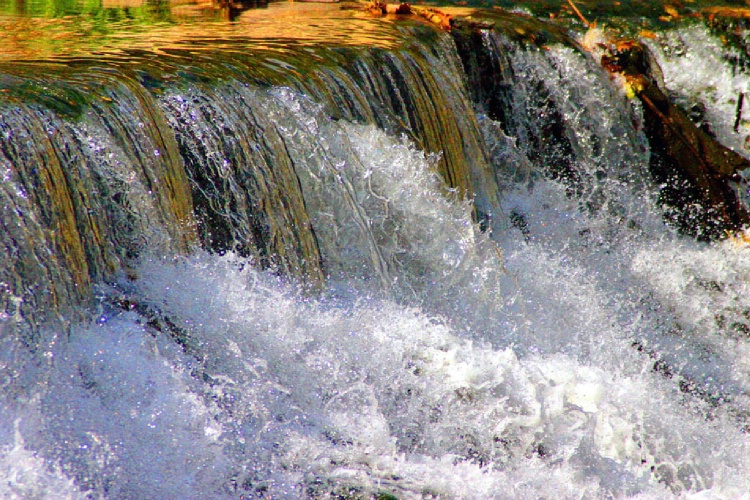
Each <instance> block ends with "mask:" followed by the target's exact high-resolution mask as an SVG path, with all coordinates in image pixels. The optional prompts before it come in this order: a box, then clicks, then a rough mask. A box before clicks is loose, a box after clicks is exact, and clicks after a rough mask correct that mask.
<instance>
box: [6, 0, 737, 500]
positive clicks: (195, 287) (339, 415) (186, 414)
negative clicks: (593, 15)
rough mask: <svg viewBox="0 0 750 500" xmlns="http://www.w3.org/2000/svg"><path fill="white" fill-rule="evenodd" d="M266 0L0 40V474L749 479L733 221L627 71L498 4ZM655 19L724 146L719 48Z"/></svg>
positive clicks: (569, 487) (468, 488) (173, 481)
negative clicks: (227, 18) (413, 8)
mask: <svg viewBox="0 0 750 500" xmlns="http://www.w3.org/2000/svg"><path fill="white" fill-rule="evenodd" d="M317 8H320V9H322V10H321V11H318V10H315V9H317ZM274 9H275V10H274ZM296 9H299V10H296ZM118 12H119V11H118ZM258 12H265V11H262V10H258V11H254V10H250V11H247V13H245V14H236V15H239V21H237V20H236V19H234V18H233V20H232V21H231V22H215V24H210V23H209V24H206V26H211V29H213V30H214V32H213V33H212V34H211V35H206V36H203V35H201V34H200V29H201V26H203V25H202V24H201V23H194V22H187V21H181V20H177V21H175V20H174V19H170V22H173V23H174V24H175V25H178V26H183V29H184V32H180V33H179V35H177V34H175V33H174V32H172V31H170V30H171V29H172V27H171V26H172V25H170V24H169V23H166V24H164V23H163V21H164V20H163V19H162V17H160V16H162V15H163V14H158V16H159V17H157V19H156V20H155V21H153V22H154V23H155V26H154V29H155V30H156V32H157V35H154V38H153V39H150V38H148V36H147V35H145V34H139V35H138V36H137V37H136V38H137V40H136V41H134V42H133V45H132V46H126V45H119V44H120V43H121V40H120V39H119V38H117V37H113V38H111V39H109V38H105V39H103V41H102V44H103V47H104V49H103V50H102V53H101V54H96V53H93V52H92V51H91V50H89V48H90V47H91V45H90V44H91V43H92V41H91V39H89V38H88V37H89V36H90V34H86V33H82V35H81V38H82V40H80V41H78V42H71V41H69V42H66V43H70V44H71V47H69V50H67V51H65V52H64V53H54V51H53V53H49V52H47V50H48V48H44V49H33V47H32V49H33V50H39V52H38V53H37V52H34V53H35V54H36V55H37V59H36V60H32V59H34V58H26V60H24V61H21V60H19V59H20V58H19V57H18V56H17V55H16V54H17V53H25V52H24V50H27V48H26V47H25V46H24V45H23V43H24V41H23V40H20V41H17V45H13V47H12V48H10V49H5V50H6V52H3V49H2V48H0V171H1V172H2V182H0V207H2V215H1V216H0V224H1V226H0V242H1V243H2V247H0V248H5V254H4V255H5V256H6V257H5V258H4V259H2V260H0V395H2V397H1V398H0V479H1V480H0V496H4V497H9V498H182V497H184V498H249V497H267V498H290V499H291V498H328V497H330V498H334V497H335V498H527V497H528V498H531V497H533V498H537V497H546V496H552V495H556V496H559V497H562V498H613V497H618V498H620V497H627V498H630V497H636V498H672V497H675V498H678V497H679V498H682V497H692V496H696V497H697V496H707V497H712V498H713V497H732V498H736V497H742V495H747V494H748V492H749V491H750V483H749V482H748V479H747V478H748V477H750V459H749V458H748V457H750V454H748V451H749V450H750V441H748V438H747V430H748V428H749V427H748V426H749V425H750V424H749V423H748V418H749V416H750V397H749V396H750V377H749V375H750V374H749V371H750V365H748V361H747V360H748V359H750V358H748V349H749V348H750V337H749V335H750V319H748V318H750V295H749V294H748V292H750V289H749V287H750V285H748V283H750V260H749V258H748V256H749V255H750V254H748V248H747V243H746V241H744V240H743V237H742V236H741V235H734V236H733V237H731V238H726V239H723V240H722V239H720V240H715V241H710V242H709V241H698V240H696V239H695V238H693V237H691V236H690V234H694V233H695V232H694V231H693V232H691V230H689V228H688V229H687V230H686V229H685V228H684V227H681V226H679V225H678V224H674V223H673V221H674V218H670V217H671V215H670V214H673V213H674V211H675V210H677V211H679V210H680V207H679V206H677V207H675V206H673V205H668V204H665V202H664V196H663V190H664V179H661V178H658V176H655V174H654V167H653V165H654V147H655V146H654V143H653V141H654V139H653V135H649V130H650V129H649V128H648V124H647V120H648V119H649V115H648V113H649V111H648V110H647V109H644V107H643V105H642V104H641V103H640V102H639V101H638V100H635V99H631V98H629V97H628V96H627V95H626V92H625V91H624V90H623V89H622V88H621V87H619V86H618V82H617V81H616V80H615V79H613V78H612V76H611V75H610V74H608V73H607V72H606V71H605V70H604V69H603V68H602V67H601V65H600V64H599V63H598V61H596V60H595V59H594V58H593V57H592V55H591V54H589V53H588V52H587V51H586V50H584V49H583V48H582V47H581V46H580V45H579V43H578V42H577V41H576V40H575V39H574V38H572V36H571V35H570V34H568V33H567V32H565V31H563V30H562V29H560V28H556V27H554V26H552V25H551V24H545V23H542V22H539V21H536V20H534V19H533V18H531V17H528V16H524V15H520V14H515V15H511V14H508V13H498V12H494V13H493V12H486V13H485V14H484V16H485V17H484V19H485V20H484V21H481V22H480V21H476V20H473V19H468V20H464V21H457V22H456V24H455V25H454V29H453V30H452V31H451V32H447V31H441V30H439V29H438V28H436V27H434V26H431V25H428V24H425V23H422V22H421V21H419V20H416V19H411V20H402V21H399V22H396V21H393V20H390V19H371V18H366V17H365V16H364V14H362V13H361V12H359V11H354V10H353V11H347V10H341V9H338V8H335V7H334V6H324V7H310V6H303V5H299V4H290V5H287V4H271V5H270V6H269V12H275V13H276V14H278V15H279V17H280V18H282V19H284V23H291V26H292V27H294V26H297V27H298V30H299V33H298V34H297V37H296V38H290V37H288V36H287V35H283V36H282V35H279V33H282V34H283V33H286V30H289V29H290V25H289V24H280V25H279V26H276V25H275V24H274V22H275V21H273V20H272V19H271V20H268V19H263V18H262V17H261V16H260V15H258V14H257V13H258ZM297 12H301V13H304V15H305V16H307V17H306V18H304V19H299V18H294V20H293V21H289V19H292V17H291V16H292V15H293V14H294V13H297ZM321 12H322V13H323V14H321ZM283 15H289V16H290V17H283ZM243 16H245V17H244V19H245V21H244V22H246V23H250V22H251V21H252V23H255V24H244V25H243V24H242V22H243V21H242V19H243ZM253 16H257V17H253ZM316 16H319V17H316ZM0 19H1V20H3V22H9V21H7V20H4V19H5V18H4V17H2V16H0ZM211 23H214V21H211ZM294 23H297V24H294ZM329 23H332V24H329ZM337 23H338V24H337ZM249 26H253V27H255V28H256V31H255V32H252V31H246V30H247V29H249ZM240 28H242V29H240ZM55 29H58V28H53V32H54V33H57V31H54V30H55ZM337 29H338V30H341V31H340V33H339V32H337V31H336V30H337ZM243 30H245V31H243ZM264 30H267V31H264ZM325 30H333V31H332V32H331V33H330V34H329V35H325V36H324V35H323V34H321V32H323V31H325ZM123 33H124V32H123ZM266 33H271V35H268V34H266ZM97 36H98V35H97ZM264 36H265V37H268V38H263V37H264ZM326 36H328V38H326ZM125 38H127V37H125ZM0 40H2V39H0ZM149 44H151V45H149ZM675 46H679V47H680V51H681V52H680V51H677V50H675V49H674V47H675ZM648 47H649V50H650V52H651V53H652V54H654V55H653V57H654V60H655V61H658V63H659V65H660V67H661V70H662V71H663V73H664V74H663V83H664V85H665V87H666V91H667V93H668V94H669V96H670V97H672V98H673V99H674V100H675V101H676V102H678V103H680V104H681V105H682V106H683V107H687V108H689V107H690V106H689V105H691V104H692V103H693V102H694V101H700V103H701V105H702V106H703V107H704V108H705V112H704V113H703V115H702V117H703V118H704V119H705V120H706V122H707V123H710V125H711V129H712V130H713V132H712V133H714V138H715V140H716V141H717V144H719V143H720V142H721V143H723V144H724V146H727V147H730V146H732V147H735V149H736V150H737V151H738V152H739V153H741V154H744V155H747V151H745V150H744V149H742V147H744V144H745V142H743V141H742V139H741V137H738V136H737V135H738V134H740V132H743V133H744V128H742V127H744V122H742V120H740V122H741V123H740V125H737V126H735V124H734V122H735V121H736V120H735V116H734V115H733V116H732V117H730V118H727V113H735V110H736V109H737V107H738V102H737V101H736V100H735V101H731V96H732V95H734V94H735V93H736V92H737V91H738V89H739V91H740V92H744V91H745V85H746V82H747V81H748V79H747V75H746V73H745V72H744V70H743V69H742V68H743V66H741V65H740V64H739V63H737V61H738V60H740V59H742V57H743V56H742V55H741V54H739V53H738V52H736V51H735V49H731V48H726V49H723V48H722V45H721V44H720V43H719V42H717V39H716V38H715V35H714V34H712V32H711V31H710V30H707V29H706V30H703V29H698V28H696V27H688V28H680V29H678V30H675V31H667V32H665V33H664V35H663V37H662V38H660V39H659V40H656V41H653V42H649V43H648ZM32 49H28V50H32ZM105 49H106V50H105ZM692 51H695V52H699V51H710V53H711V54H713V56H712V57H713V58H712V59H711V60H712V61H713V62H712V63H711V66H710V67H709V66H708V65H703V63H702V62H701V58H693V57H689V56H692V54H693V52H692ZM685 53H687V55H688V57H685ZM701 53H702V52H701ZM732 57H734V59H732ZM685 67H686V68H687V70H686V69H685ZM717 68H718V69H717ZM688 70H689V71H692V72H694V73H696V74H698V75H699V76H700V75H702V74H703V75H705V74H706V73H710V72H717V71H721V72H725V73H726V74H729V73H731V74H732V75H733V78H734V80H733V83H732V85H730V86H728V87H727V88H724V87H717V86H714V87H711V88H707V87H704V86H700V85H698V83H697V81H698V80H695V79H688V78H686V77H685V75H684V74H683V73H685V72H686V71H688ZM732 72H733V73H732ZM722 74H724V73H722ZM735 98H736V96H735ZM739 107H740V108H741V107H742V104H741V103H739ZM735 129H737V130H739V131H737V130H735ZM718 147H720V146H717V148H718ZM735 181H736V185H732V186H733V187H732V189H734V190H742V189H743V188H742V186H743V185H744V184H743V182H744V181H743V180H742V178H741V176H738V178H737V179H735ZM705 221H708V222H705ZM705 221H704V222H705V223H706V224H718V222H716V221H715V220H713V219H711V218H707V219H705ZM719 222H720V221H719ZM702 223H703V222H702ZM723 229H724V227H723V226H716V227H713V226H712V228H711V231H712V233H711V234H714V233H721V232H722V231H721V230H723ZM681 230H682V231H683V232H681ZM684 232H686V233H688V234H683V233H684ZM698 236H700V234H698Z"/></svg>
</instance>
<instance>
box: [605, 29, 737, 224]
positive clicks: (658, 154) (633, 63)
mask: <svg viewBox="0 0 750 500" xmlns="http://www.w3.org/2000/svg"><path fill="white" fill-rule="evenodd" d="M601 64H602V66H603V67H604V68H605V69H606V70H607V71H609V72H610V73H611V74H613V75H616V76H618V77H621V78H623V79H624V82H625V85H626V87H627V90H628V92H629V93H630V94H631V95H632V96H633V97H635V98H637V99H639V100H640V102H641V103H642V104H643V112H644V124H645V131H646V135H647V137H648V140H649V145H650V147H651V153H652V157H651V164H650V170H651V174H652V176H653V177H654V179H655V180H656V182H657V183H659V184H660V186H661V189H660V199H661V201H662V203H664V204H665V205H667V207H668V209H667V218H668V219H670V221H671V222H672V223H674V224H675V225H677V226H678V227H679V228H680V229H681V230H683V231H684V232H686V233H688V234H691V235H693V236H695V237H697V238H699V239H715V238H721V237H724V236H726V234H727V233H728V232H730V233H734V232H737V231H740V230H741V229H742V228H743V227H746V226H747V225H748V224H749V223H750V214H748V211H747V208H746V207H744V206H743V205H742V203H741V202H740V200H739V199H738V197H737V194H736V192H735V189H734V188H733V187H732V185H731V182H732V181H734V180H736V179H737V176H738V173H739V172H740V171H742V170H745V169H747V168H750V161H748V160H747V159H746V158H744V157H743V156H741V155H739V154H738V153H736V152H735V151H733V150H731V149H729V148H727V147H725V146H723V145H722V144H720V143H719V142H718V141H717V140H716V138H715V137H713V136H711V135H709V134H708V133H706V132H705V131H704V130H702V129H701V128H699V127H698V126H696V125H695V124H694V123H693V122H692V121H691V120H690V118H689V117H688V115H687V113H685V112H684V111H683V110H682V109H680V108H679V107H677V106H676V105H675V104H673V103H672V102H671V101H670V100H669V98H668V97H667V95H666V94H665V93H664V91H663V90H662V89H661V88H660V86H659V83H658V78H657V77H656V75H658V74H659V73H660V70H659V69H658V67H654V66H655V65H656V63H655V62H654V61H653V59H652V58H651V57H650V55H649V53H648V49H647V48H646V47H645V46H643V45H642V44H641V43H639V42H636V41H633V40H620V41H616V42H614V43H612V44H610V45H609V46H608V47H606V48H605V51H604V55H603V56H602V58H601Z"/></svg>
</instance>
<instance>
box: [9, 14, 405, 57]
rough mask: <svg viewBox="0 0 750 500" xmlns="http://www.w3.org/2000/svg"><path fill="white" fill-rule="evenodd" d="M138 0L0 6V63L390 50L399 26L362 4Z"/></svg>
mask: <svg viewBox="0 0 750 500" xmlns="http://www.w3.org/2000/svg"><path fill="white" fill-rule="evenodd" d="M148 6H149V5H148V4H146V3H145V2H144V1H143V0H105V1H104V3H103V8H102V9H100V10H98V11H95V12H92V13H82V14H79V15H72V16H62V17H29V16H21V15H7V14H3V13H2V11H0V61H6V62H7V61H14V60H15V61H31V60H65V59H76V58H85V57H89V56H92V57H107V56H113V57H117V56H119V55H123V54H132V53H133V52H134V51H147V52H150V53H155V54H167V53H169V52H170V51H171V50H173V49H179V50H189V51H191V52H192V51H196V52H206V51H209V52H210V51H215V50H224V51H252V50H254V49H259V50H274V51H280V52H284V51H285V50H286V47H287V46H289V45H292V44H293V45H295V46H300V45H321V44H323V45H327V44H330V45H335V46H380V47H384V48H392V47H394V46H395V45H397V44H398V43H399V38H400V36H399V35H400V32H399V31H398V29H397V28H396V26H395V24H394V23H393V22H392V20H390V19H387V18H382V19H375V18H373V17H371V16H370V15H369V14H367V13H365V12H363V11H362V9H361V7H360V4H345V3H307V2H286V1H283V2H275V3H270V4H269V5H268V6H267V7H264V8H253V9H249V10H246V11H244V12H241V13H239V14H237V13H235V14H234V15H233V16H232V20H229V19H228V17H229V15H228V12H225V11H222V10H221V9H217V8H216V7H215V6H214V5H213V4H212V3H210V2H205V1H191V2H185V1H183V0H176V1H174V2H171V3H170V5H169V10H168V12H167V13H166V15H165V14H164V13H163V12H162V13H160V15H158V16H154V15H152V14H150V13H149V12H148V10H146V9H147V7H148Z"/></svg>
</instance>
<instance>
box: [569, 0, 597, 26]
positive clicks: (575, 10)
mask: <svg viewBox="0 0 750 500" xmlns="http://www.w3.org/2000/svg"><path fill="white" fill-rule="evenodd" d="M568 5H570V7H571V8H572V9H573V11H574V12H575V13H576V15H577V16H578V19H580V20H581V21H582V22H583V24H585V25H586V27H587V28H591V27H592V24H591V23H590V22H588V20H587V19H586V18H585V17H583V14H581V11H580V10H578V7H576V4H574V3H573V0H568Z"/></svg>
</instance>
